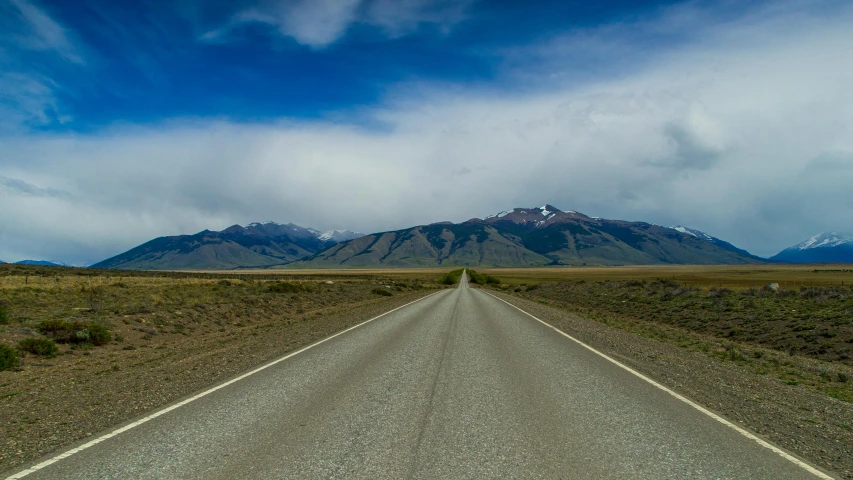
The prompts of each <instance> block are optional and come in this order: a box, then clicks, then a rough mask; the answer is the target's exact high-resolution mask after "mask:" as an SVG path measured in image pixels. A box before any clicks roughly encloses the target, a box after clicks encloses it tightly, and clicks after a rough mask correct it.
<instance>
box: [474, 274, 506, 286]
mask: <svg viewBox="0 0 853 480" xmlns="http://www.w3.org/2000/svg"><path fill="white" fill-rule="evenodd" d="M468 277H470V278H471V283H476V284H477V285H498V284H500V283H501V281H500V279H499V278H498V277H494V276H492V275H488V274H485V273H477V272H476V271H474V270H468Z"/></svg>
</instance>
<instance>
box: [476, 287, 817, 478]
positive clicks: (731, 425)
mask: <svg viewBox="0 0 853 480" xmlns="http://www.w3.org/2000/svg"><path fill="white" fill-rule="evenodd" d="M480 291H481V292H483V293H485V294H486V295H488V296H490V297H493V298H496V299H498V300H500V301H502V302H504V303H505V304H507V305H509V306H510V307H512V308H514V309H516V310H518V311H519V312H521V313H524V314H525V315H527V316H529V317H530V318H532V319H534V320H536V321H537V322H539V323H541V324H542V325H545V326H546V327H548V328H550V329H552V330H554V331H556V332H557V333H559V334H560V335H563V336H564V337H566V338H568V339H569V340H571V341H573V342H575V343H577V344H578V345H580V346H582V347H584V348H586V349H587V350H589V351H591V352H593V353H595V354H596V355H598V356H600V357H602V358H604V359H606V360H608V361H610V362H611V363H613V364H615V365H617V366H618V367H621V368H623V369H624V370H627V371H628V372H630V373H632V374H634V375H636V376H637V377H639V378H641V379H643V380H645V381H646V382H648V383H650V384H652V385H654V386H655V387H657V388H659V389H661V390H663V391H664V392H666V393H668V394H670V395H672V396H673V397H675V398H677V399H679V400H681V401H682V402H684V403H686V404H688V405H690V406H691V407H693V408H695V409H696V410H699V411H700V412H702V413H704V414H705V415H707V416H709V417H711V418H713V419H714V420H716V421H718V422H720V423H722V424H723V425H725V426H727V427H729V428H732V429H733V430H734V431H736V432H738V433H740V434H741V435H743V436H744V437H746V438H748V439H750V440H754V441H755V442H756V443H758V444H759V445H761V446H762V447H764V448H767V449H769V450H771V451H772V452H775V453H776V454H778V455H779V456H781V457H782V458H784V459H785V460H788V461H790V462H791V463H794V464H795V465H797V466H799V467H802V468H803V469H805V470H806V471H808V472H809V473H811V474H812V475H814V476H816V477H818V478H822V479H825V480H833V478H832V477H830V476H829V475H827V474H825V473H823V472H821V471H820V470H818V469H816V468H815V467H813V466H811V465H809V464H808V463H806V462H804V461H802V460H800V459H799V458H796V457H794V456H793V455H791V454H789V453H787V452H785V451H784V450H782V449H781V448H779V447H777V446H775V445H773V444H772V443H770V442H767V441H766V440H763V439H761V438H759V437H757V436H755V435H754V434H752V433H750V432H748V431H746V430H744V429H743V428H741V427H739V426H737V425H735V424H734V423H732V422H730V421H728V420H726V419H725V418H723V417H721V416H719V415H717V414H716V413H714V412H712V411H710V410H707V409H706V408H704V407H702V406H701V405H699V404H697V403H694V402H693V401H692V400H689V399H687V398H685V397H683V396H681V395H679V394H677V393H675V392H674V391H672V390H670V389H669V388H667V387H665V386H663V385H661V384H660V383H658V382H656V381H654V380H652V379H651V378H649V377H647V376H645V375H643V374H642V373H640V372H638V371H636V370H634V369H633V368H631V367H629V366H627V365H624V364H622V363H620V362H618V361H616V360H614V359H612V358H610V357H609V356H607V355H606V354H604V353H602V352H599V351H598V350H596V349H594V348H592V347H590V346H589V345H587V344H585V343H583V342H582V341H580V340H578V339H577V338H575V337H573V336H571V335H569V334H568V333H566V332H564V331H562V330H560V329H559V328H557V327H555V326H553V325H551V324H549V323H547V322H544V321H542V320H540V319H538V318H536V316H535V315H533V314H532V313H529V312H526V311H524V310H522V309H521V308H519V307H516V306H515V305H513V304H511V303H509V302H507V301H506V300H504V299H502V298H500V297H497V296H495V295H492V294H491V293H489V292H486V291H484V290H482V289H480Z"/></svg>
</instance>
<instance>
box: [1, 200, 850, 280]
mask: <svg viewBox="0 0 853 480" xmlns="http://www.w3.org/2000/svg"><path fill="white" fill-rule="evenodd" d="M766 261H768V260H765V259H763V258H760V257H757V256H754V255H752V254H750V253H749V252H747V251H746V250H743V249H740V248H737V247H735V246H734V245H732V244H731V243H729V242H726V241H724V240H721V239H719V238H716V237H714V236H712V235H709V234H707V233H704V232H701V231H699V230H696V229H692V228H689V227H685V226H681V225H678V226H674V227H665V226H660V225H655V224H651V223H645V222H629V221H623V220H608V219H603V218H600V217H590V216H587V215H584V214H582V213H579V212H576V211H573V210H567V211H562V210H560V209H558V208H556V207H554V206H552V205H543V206H542V207H539V208H515V209H512V210H507V211H504V212H501V213H498V214H496V215H490V216H488V217H486V218H483V219H480V218H472V219H470V220H467V221H465V222H461V223H452V222H438V223H433V224H429V225H420V226H416V227H411V228H406V229H402V230H395V231H388V232H380V233H374V234H370V235H363V234H360V233H357V232H352V231H349V230H329V231H325V232H321V231H319V230H315V229H313V228H305V227H301V226H299V225H295V224H292V223H289V224H286V225H282V224H278V223H274V222H266V223H251V224H249V225H247V226H246V227H242V226H240V225H233V226H231V227H228V228H226V229H225V230H222V231H218V232H216V231H210V230H204V231H202V232H199V233H196V234H194V235H179V236H170V237H160V238H156V239H154V240H151V241H149V242H146V243H144V244H142V245H140V246H138V247H135V248H133V249H131V250H129V251H127V252H124V253H122V254H120V255H116V256H115V257H112V258H109V259H107V260H104V261H102V262H99V263H96V264H94V265H92V267H95V268H117V269H140V270H175V269H199V270H203V269H235V268H270V267H283V266H288V267H295V268H359V267H360V268H370V267H435V266H485V267H527V266H545V265H654V264H744V263H761V262H766ZM769 261H771V262H790V263H803V262H853V237H851V236H849V235H844V234H841V233H837V232H829V233H823V234H820V235H815V236H814V237H812V238H810V239H808V240H806V241H804V242H802V243H800V244H798V245H795V246H793V247H791V248H788V249H785V250H784V251H782V252H780V253H779V254H777V255H775V256H773V257H771V258H770V259H769ZM18 263H25V264H26V263H29V264H33V265H58V264H54V263H52V262H37V261H30V260H25V261H21V262H18Z"/></svg>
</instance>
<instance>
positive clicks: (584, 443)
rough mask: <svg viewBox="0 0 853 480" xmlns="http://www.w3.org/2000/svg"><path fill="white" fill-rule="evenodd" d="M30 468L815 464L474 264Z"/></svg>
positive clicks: (137, 473)
mask: <svg viewBox="0 0 853 480" xmlns="http://www.w3.org/2000/svg"><path fill="white" fill-rule="evenodd" d="M747 435H748V434H747ZM23 473H24V474H26V478H28V479H30V478H32V479H62V480H68V479H90V478H91V479H130V478H132V479H169V478H175V479H206V480H210V479H243V478H262V479H266V478H276V479H278V478H293V479H303V478H308V479H312V478H364V479H380V478H395V479H396V478H413V479H425V478H447V479H464V478H565V479H571V478H579V479H580V478H582V479H587V478H589V479H609V478H614V479H615V478H619V479H637V478H649V479H663V478H672V479H683V478H733V479H734V478H736V479H745V478H766V479H783V478H784V479H799V478H820V475H821V473H820V472H818V471H816V470H814V469H813V468H811V467H809V466H808V465H805V464H802V463H798V462H797V460H796V459H793V458H791V457H785V456H784V454H783V453H781V452H779V451H774V450H773V449H772V447H771V446H769V445H767V444H764V445H762V444H761V443H760V442H759V441H758V440H757V439H755V438H749V437H748V436H746V435H745V432H742V431H738V430H737V429H736V428H733V427H732V426H731V425H727V424H724V423H722V421H720V420H719V419H715V418H713V417H712V416H711V415H709V413H708V412H703V411H701V410H700V409H699V408H697V407H696V406H693V405H691V404H688V403H686V402H685V401H684V400H683V399H680V398H678V397H676V396H675V395H673V394H671V393H670V392H667V391H665V390H663V389H662V388H659V387H658V386H656V385H654V384H652V383H650V382H649V381H648V380H646V379H644V378H642V377H641V376H638V375H636V374H635V373H632V372H631V371H628V370H627V369H625V368H623V367H621V366H619V365H617V364H615V363H614V362H612V361H610V360H608V359H607V358H605V357H603V356H602V355H600V354H598V353H596V352H595V351H592V350H591V349H588V348H586V347H584V346H583V345H581V344H579V343H577V342H575V341H573V340H571V339H569V338H567V337H566V336H565V335H563V334H561V333H560V332H558V331H556V330H554V329H552V328H550V327H548V326H546V325H544V324H542V323H541V322H539V321H537V320H535V319H534V318H532V317H530V316H529V315H526V314H525V313H523V312H521V311H519V310H518V309H516V308H514V307H513V306H511V305H509V304H507V303H505V302H503V301H501V300H499V299H497V298H495V297H493V296H491V295H489V294H487V293H485V292H483V291H480V290H477V289H473V288H469V287H468V283H467V281H466V279H465V278H464V275H463V279H462V281H461V283H460V285H459V287H458V288H456V289H452V290H444V291H441V292H439V293H436V294H433V295H430V296H428V297H426V298H424V299H422V300H419V301H417V302H414V303H411V304H409V305H407V306H405V307H402V308H399V309H397V310H394V311H392V312H391V313H388V314H386V315H383V316H381V317H379V318H377V319H374V320H373V321H370V322H367V323H365V324H362V325H361V326H359V327H357V328H353V329H350V330H348V331H346V332H345V333H343V334H339V335H337V336H335V337H334V338H330V339H328V340H326V341H323V342H321V343H319V344H316V345H314V346H313V347H311V348H308V349H306V350H304V351H301V352H300V353H298V354H295V355H290V356H288V357H286V358H285V359H283V360H282V359H280V360H278V361H277V363H274V364H273V365H268V366H267V367H266V368H263V369H260V370H258V371H255V372H254V373H249V374H247V375H244V376H243V377H242V378H240V379H238V380H236V381H231V382H230V383H228V384H226V385H224V386H220V387H219V388H218V389H215V390H214V391H208V392H205V393H202V394H200V395H197V396H195V397H193V398H190V399H188V400H184V401H183V402H181V403H180V404H177V405H173V406H172V408H171V409H170V410H167V411H165V412H164V411H161V412H159V413H156V414H154V415H153V418H152V416H149V417H146V418H145V419H141V420H139V421H137V422H133V423H131V424H129V425H127V426H126V427H124V430H122V431H120V432H118V433H116V432H113V434H109V435H107V436H106V438H104V437H101V438H98V440H95V441H92V442H90V443H89V444H87V445H83V446H82V448H80V447H78V448H76V449H73V450H70V451H68V452H66V453H64V454H62V455H60V456H59V458H57V457H53V458H51V459H48V460H46V461H44V462H43V463H41V464H40V465H39V468H38V469H37V470H36V469H31V470H26V471H24V472H23ZM18 475H20V474H15V475H13V476H12V477H11V478H19V477H18ZM823 478H829V477H826V476H825V475H824V476H823Z"/></svg>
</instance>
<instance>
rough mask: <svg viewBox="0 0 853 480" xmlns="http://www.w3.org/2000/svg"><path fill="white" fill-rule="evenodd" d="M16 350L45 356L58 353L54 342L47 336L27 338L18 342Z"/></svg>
mask: <svg viewBox="0 0 853 480" xmlns="http://www.w3.org/2000/svg"><path fill="white" fill-rule="evenodd" d="M18 350H20V351H22V352H27V353H32V354H33V355H38V356H40V357H45V358H53V357H55V356H56V354H58V353H59V348H57V346H56V343H54V342H53V340H51V339H49V338H27V339H25V340H21V341H20V342H18Z"/></svg>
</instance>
